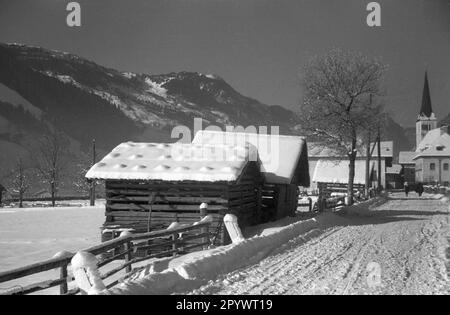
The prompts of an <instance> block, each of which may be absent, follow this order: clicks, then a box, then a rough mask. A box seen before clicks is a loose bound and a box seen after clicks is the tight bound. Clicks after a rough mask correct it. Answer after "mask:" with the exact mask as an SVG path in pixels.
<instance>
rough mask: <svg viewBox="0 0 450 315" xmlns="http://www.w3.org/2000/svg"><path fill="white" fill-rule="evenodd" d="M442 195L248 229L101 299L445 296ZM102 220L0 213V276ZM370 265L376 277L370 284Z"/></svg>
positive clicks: (156, 266) (100, 213)
mask: <svg viewBox="0 0 450 315" xmlns="http://www.w3.org/2000/svg"><path fill="white" fill-rule="evenodd" d="M442 197H443V196H442V195H441V196H436V195H425V196H424V197H423V198H421V199H419V198H416V197H414V196H413V197H411V196H410V198H405V197H404V195H403V194H401V193H397V194H392V195H390V196H389V197H388V198H387V199H385V198H378V199H375V200H372V201H369V202H367V203H364V204H360V205H358V206H355V207H352V208H348V209H345V210H346V211H343V212H342V213H338V214H336V213H325V214H321V215H319V216H316V217H314V218H311V215H307V214H302V215H299V216H297V217H295V218H285V219H283V220H280V221H277V222H271V223H269V224H265V225H260V226H256V227H252V228H250V229H248V230H246V231H244V235H245V237H246V240H245V241H244V242H242V243H240V244H236V245H229V246H224V247H218V248H213V249H210V250H207V251H201V252H196V253H192V254H189V255H186V256H182V257H177V258H167V259H161V260H153V261H152V262H149V263H147V266H146V267H147V268H143V269H142V270H140V271H139V272H137V273H136V274H135V275H133V276H132V278H131V279H130V280H129V281H127V282H125V283H124V284H121V285H119V286H117V287H116V288H114V289H112V290H110V291H108V292H105V293H107V294H136V293H139V294H164V293H165V294H170V293H184V294H226V295H228V294H359V293H362V294H385V293H386V294H449V293H450V289H449V288H450V287H449V282H448V280H449V278H448V272H449V271H450V263H449V262H448V261H447V260H446V251H448V248H449V247H450V245H449V240H450V226H449V207H450V202H449V200H448V199H446V198H444V199H442ZM103 220H104V207H103V206H102V205H100V206H97V207H92V208H91V207H78V208H74V207H70V208H45V209H42V208H30V209H3V210H0V270H7V269H11V268H15V267H19V266H23V265H27V264H30V263H34V262H36V261H39V260H44V259H48V258H51V257H52V256H53V255H54V254H55V253H56V252H58V251H61V250H69V251H73V252H74V251H76V250H79V249H85V248H87V247H90V246H92V245H94V244H97V243H98V242H99V241H100V231H99V227H100V226H101V225H102V223H103ZM374 264H375V267H376V266H378V268H379V271H380V277H381V278H380V283H378V284H377V285H374V286H373V285H372V286H370V285H369V283H368V276H369V273H370V272H371V270H372V271H373V270H374V269H373V266H374ZM142 266H145V264H143V265H142ZM368 266H372V267H371V268H372V269H370V268H369V269H368ZM375 269H376V268H375ZM52 275H53V276H54V277H57V275H58V272H57V271H54V272H53V273H52ZM47 276H48V274H47ZM40 277H41V278H40ZM31 280H33V281H37V280H46V278H45V275H44V274H42V275H38V276H35V277H33V278H28V280H27V281H31ZM12 284H14V283H8V284H0V289H2V288H3V289H4V288H7V287H11V285H12ZM21 284H27V283H26V282H25V283H24V282H22V283H21ZM50 292H53V293H57V288H56V290H53V291H50Z"/></svg>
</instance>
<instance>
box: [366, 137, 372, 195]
mask: <svg viewBox="0 0 450 315" xmlns="http://www.w3.org/2000/svg"><path fill="white" fill-rule="evenodd" d="M370 158H371V153H370V131H369V132H368V133H367V145H366V198H369V197H370V196H369V190H370Z"/></svg>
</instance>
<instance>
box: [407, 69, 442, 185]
mask: <svg viewBox="0 0 450 315" xmlns="http://www.w3.org/2000/svg"><path fill="white" fill-rule="evenodd" d="M399 162H400V164H401V165H402V166H403V174H404V176H405V178H404V180H405V182H409V183H411V182H418V183H423V184H429V185H440V186H449V183H450V127H449V126H441V127H438V122H437V117H436V115H435V113H434V112H433V108H432V104H431V94H430V86H429V82H428V75H427V73H425V83H424V88H423V94H422V105H421V108H420V112H419V115H418V117H417V121H416V148H415V151H412V152H400V157H399Z"/></svg>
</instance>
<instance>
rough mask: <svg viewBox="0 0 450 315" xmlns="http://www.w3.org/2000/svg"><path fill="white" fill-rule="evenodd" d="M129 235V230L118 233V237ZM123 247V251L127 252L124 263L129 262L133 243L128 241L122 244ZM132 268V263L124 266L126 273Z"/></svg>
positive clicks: (131, 257)
mask: <svg viewBox="0 0 450 315" xmlns="http://www.w3.org/2000/svg"><path fill="white" fill-rule="evenodd" d="M130 235H131V232H130V231H123V232H122V233H120V237H123V238H125V237H129V236H130ZM124 248H125V252H127V254H125V263H129V262H130V261H131V260H132V259H133V256H132V252H131V249H132V248H133V243H132V242H131V241H128V242H126V243H125V244H124ZM132 270H133V267H132V265H131V264H130V265H128V266H127V267H126V268H125V271H126V273H130V272H131V271H132Z"/></svg>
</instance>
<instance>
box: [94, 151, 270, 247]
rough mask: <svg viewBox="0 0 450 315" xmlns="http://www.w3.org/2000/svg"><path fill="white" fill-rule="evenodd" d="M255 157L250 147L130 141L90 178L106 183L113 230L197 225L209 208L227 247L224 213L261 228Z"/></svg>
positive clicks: (218, 238) (217, 233)
mask: <svg viewBox="0 0 450 315" xmlns="http://www.w3.org/2000/svg"><path fill="white" fill-rule="evenodd" d="M253 151H254V149H253ZM251 152H252V148H251V147H249V146H231V145H198V144H181V143H173V144H166V143H134V142H128V143H122V144H120V145H119V146H117V147H116V148H115V149H114V150H113V151H112V152H111V153H109V154H108V155H107V156H105V157H104V158H103V159H102V160H101V161H100V162H99V163H97V164H95V165H94V166H93V167H92V168H91V169H90V170H89V171H88V173H87V174H86V178H88V179H90V180H104V181H105V189H106V222H105V224H104V228H105V229H107V230H109V231H110V230H111V229H128V228H131V229H133V230H134V231H135V232H147V231H151V230H157V229H162V228H167V227H168V226H169V225H170V224H171V223H172V222H179V223H193V222H195V221H198V220H199V218H200V216H201V214H200V210H199V206H200V204H202V203H207V204H208V208H207V213H206V214H210V215H212V216H213V217H214V222H213V224H212V230H211V232H212V233H213V235H215V239H216V241H217V243H218V244H223V243H226V242H227V237H228V236H227V234H226V233H225V229H224V227H223V225H222V219H223V216H224V215H225V214H227V213H232V214H235V215H236V216H237V217H238V219H239V224H240V225H241V227H245V226H248V225H251V224H255V223H259V217H260V209H261V204H260V199H259V198H258V190H259V188H260V186H261V183H262V180H263V178H262V175H261V173H260V164H259V161H258V159H256V160H251V159H250V153H251ZM254 154H256V155H257V153H254ZM104 239H107V237H105V238H104Z"/></svg>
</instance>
